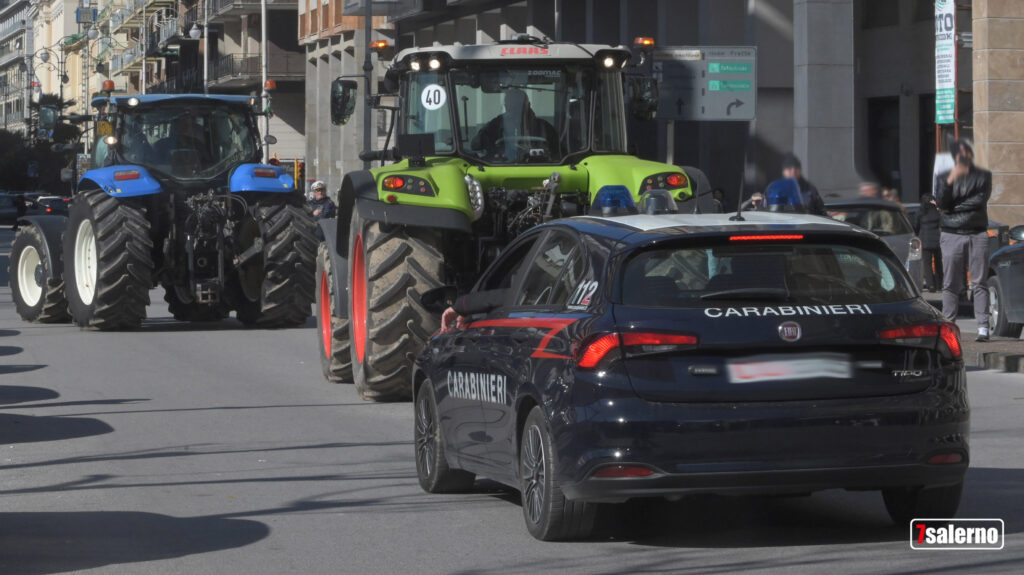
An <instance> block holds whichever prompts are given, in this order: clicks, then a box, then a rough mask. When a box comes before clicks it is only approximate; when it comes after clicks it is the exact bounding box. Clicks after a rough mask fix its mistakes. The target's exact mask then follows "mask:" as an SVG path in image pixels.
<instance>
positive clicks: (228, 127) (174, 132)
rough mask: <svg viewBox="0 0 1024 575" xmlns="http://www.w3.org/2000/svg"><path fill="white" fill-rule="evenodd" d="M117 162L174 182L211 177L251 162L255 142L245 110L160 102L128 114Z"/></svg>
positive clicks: (130, 110) (254, 151)
mask: <svg viewBox="0 0 1024 575" xmlns="http://www.w3.org/2000/svg"><path fill="white" fill-rule="evenodd" d="M120 152H121V157H122V159H123V160H124V161H125V162H127V163H130V164H138V165H141V166H144V167H146V168H147V169H150V170H152V171H154V172H158V173H162V174H164V175H167V176H171V177H173V178H176V179H179V180H192V179H203V178H209V177H212V176H216V175H218V174H220V173H221V172H223V171H225V170H227V169H229V168H231V167H232V166H234V165H235V164H238V163H241V162H246V161H249V160H251V159H252V158H253V157H254V155H255V153H256V138H254V137H253V132H252V128H251V124H250V122H249V118H248V115H247V114H246V112H245V110H242V109H239V108H237V107H233V106H216V105H200V106H197V105H195V104H194V103H187V104H186V103H168V102H161V103H160V106H159V107H148V108H136V109H128V110H127V112H126V113H125V117H124V121H123V122H122V127H121V137H120Z"/></svg>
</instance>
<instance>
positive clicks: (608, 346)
mask: <svg viewBox="0 0 1024 575" xmlns="http://www.w3.org/2000/svg"><path fill="white" fill-rule="evenodd" d="M697 342H698V339H697V336H695V335H689V334H680V333H650V332H633V331H630V332H625V333H621V334H619V333H608V334H604V335H602V336H599V337H596V338H594V339H592V340H591V341H590V342H589V343H588V344H587V345H585V346H584V347H582V348H581V352H580V353H579V354H578V355H577V357H578V359H577V361H576V365H577V366H579V367H581V368H584V369H593V368H595V367H597V365H598V364H599V363H601V360H603V359H604V358H605V357H607V356H608V354H609V353H611V352H612V351H614V350H615V349H618V348H620V347H621V348H622V352H623V353H624V354H625V355H626V357H637V356H641V355H650V354H655V353H669V352H674V351H682V350H685V349H689V348H692V347H694V346H696V345H697Z"/></svg>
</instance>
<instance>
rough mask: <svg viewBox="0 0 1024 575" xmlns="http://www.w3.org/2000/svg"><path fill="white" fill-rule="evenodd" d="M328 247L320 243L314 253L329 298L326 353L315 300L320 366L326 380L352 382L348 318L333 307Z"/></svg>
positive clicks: (318, 293) (331, 274) (317, 268)
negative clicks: (340, 315)
mask: <svg viewBox="0 0 1024 575" xmlns="http://www.w3.org/2000/svg"><path fill="white" fill-rule="evenodd" d="M328 249H329V247H328V246H327V244H325V243H321V244H320V247H319V248H318V249H317V254H316V275H315V277H316V278H319V277H320V274H321V273H325V272H326V273H327V286H328V290H329V295H330V298H331V304H330V306H331V307H330V309H331V318H330V321H331V349H330V352H329V353H328V352H327V350H325V349H323V341H322V340H321V339H320V337H321V334H320V329H319V327H320V325H321V324H320V322H321V321H323V318H321V317H319V314H320V302H319V301H317V302H316V303H317V305H316V313H317V330H316V336H317V341H318V346H319V347H320V367H321V369H322V370H323V374H324V378H326V379H327V381H333V382H337V383H341V382H345V383H351V382H352V351H351V350H350V349H349V347H350V346H351V339H350V334H349V320H348V319H347V318H344V319H343V318H340V317H338V312H337V310H336V309H335V308H334V302H335V298H334V289H335V287H334V269H333V268H332V267H331V266H332V264H331V257H330V254H329V253H327V250H328ZM316 296H317V300H319V298H320V290H319V289H318V290H317V292H316Z"/></svg>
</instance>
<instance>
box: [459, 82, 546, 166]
mask: <svg viewBox="0 0 1024 575" xmlns="http://www.w3.org/2000/svg"><path fill="white" fill-rule="evenodd" d="M537 139H543V140H544V142H545V144H544V145H545V146H546V148H545V149H544V156H545V159H549V160H550V159H553V158H552V156H553V155H554V153H555V152H556V151H557V150H558V131H557V130H555V127H554V126H552V125H551V123H550V122H548V121H547V120H544V119H543V118H539V117H537V115H536V114H535V113H534V112H533V108H532V107H531V106H530V99H529V98H528V97H527V96H526V92H524V91H523V90H521V89H519V88H509V90H508V91H507V92H505V113H503V114H499V115H497V116H495V117H494V118H492V119H491V121H489V122H487V124H486V125H484V127H483V128H482V129H481V130H480V131H479V132H477V133H476V135H475V136H473V141H472V142H470V148H472V149H474V150H483V151H485V152H487V153H488V154H498V155H503V156H504V157H505V158H507V159H509V160H511V161H514V162H518V161H520V160H521V159H522V158H520V157H519V152H518V150H522V149H535V148H538V147H539V146H538V145H536V144H535V143H534V142H535V141H536V140H537Z"/></svg>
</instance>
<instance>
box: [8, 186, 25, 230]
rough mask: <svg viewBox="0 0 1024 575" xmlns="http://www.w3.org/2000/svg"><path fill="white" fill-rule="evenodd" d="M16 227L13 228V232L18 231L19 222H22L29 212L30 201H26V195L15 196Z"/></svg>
mask: <svg viewBox="0 0 1024 575" xmlns="http://www.w3.org/2000/svg"><path fill="white" fill-rule="evenodd" d="M14 210H15V215H14V225H13V226H11V229H12V230H17V229H18V220H20V219H21V218H22V217H23V216H24V215H25V213H26V212H28V200H26V199H25V194H18V195H17V196H14Z"/></svg>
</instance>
